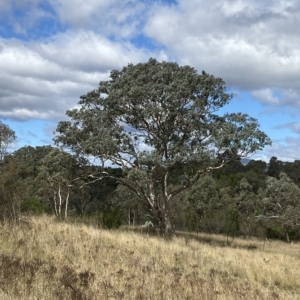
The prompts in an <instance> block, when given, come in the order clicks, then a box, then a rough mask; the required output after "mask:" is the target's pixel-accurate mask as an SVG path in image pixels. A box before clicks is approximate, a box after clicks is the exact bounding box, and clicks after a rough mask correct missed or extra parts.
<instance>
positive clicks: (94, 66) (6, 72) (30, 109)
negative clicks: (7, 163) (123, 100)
mask: <svg viewBox="0 0 300 300" xmlns="http://www.w3.org/2000/svg"><path fill="white" fill-rule="evenodd" d="M0 45H1V49H2V52H1V53H0V65H1V69H0V96H1V102H0V117H1V116H3V117H10V118H15V119H21V120H25V119H30V118H38V119H48V120H58V119H59V118H62V116H63V115H64V113H65V111H66V110H67V109H70V108H71V107H74V105H75V104H76V103H77V102H78V100H79V96H80V95H82V94H84V93H86V92H88V91H90V90H92V89H94V88H96V87H97V86H98V83H99V81H100V80H106V79H108V76H109V71H110V70H112V69H116V68H118V69H120V68H121V67H123V66H125V65H127V64H128V63H131V62H135V63H137V62H140V61H145V60H147V59H148V58H149V55H150V53H149V52H148V51H143V50H140V49H137V48H135V47H134V46H132V45H131V44H129V43H123V44H122V43H119V42H111V41H110V40H108V39H107V38H105V37H103V36H98V35H96V34H95V33H92V32H88V31H87V32H83V31H78V32H75V31H67V32H65V33H62V34H58V35H56V36H54V37H52V38H51V39H49V40H44V41H29V42H24V41H18V40H5V39H0ZM158 55H159V54H158Z"/></svg>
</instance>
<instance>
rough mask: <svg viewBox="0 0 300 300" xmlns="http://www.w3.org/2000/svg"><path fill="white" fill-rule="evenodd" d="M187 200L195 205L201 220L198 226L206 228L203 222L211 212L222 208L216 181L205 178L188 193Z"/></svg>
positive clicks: (209, 177)
mask: <svg viewBox="0 0 300 300" xmlns="http://www.w3.org/2000/svg"><path fill="white" fill-rule="evenodd" d="M186 199H187V200H188V201H189V202H190V203H191V204H192V205H193V207H194V209H195V210H196V212H197V215H198V218H199V224H198V226H201V225H202V227H203V226H204V224H203V220H204V218H205V217H206V216H207V214H208V213H209V212H213V211H216V210H217V209H218V208H219V207H220V195H219V191H218V187H217V185H216V182H215V180H214V179H213V178H212V177H211V176H204V177H202V178H200V179H199V181H198V182H197V183H196V184H194V185H193V186H192V187H191V188H190V189H189V190H188V191H187V192H186Z"/></svg>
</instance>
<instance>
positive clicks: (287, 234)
mask: <svg viewBox="0 0 300 300" xmlns="http://www.w3.org/2000/svg"><path fill="white" fill-rule="evenodd" d="M284 231H285V236H286V241H287V242H288V243H289V242H290V236H289V232H288V231H287V230H284Z"/></svg>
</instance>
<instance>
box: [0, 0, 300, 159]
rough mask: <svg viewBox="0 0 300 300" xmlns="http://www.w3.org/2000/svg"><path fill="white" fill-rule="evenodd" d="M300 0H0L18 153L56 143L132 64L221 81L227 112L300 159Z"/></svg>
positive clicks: (3, 70)
mask: <svg viewBox="0 0 300 300" xmlns="http://www.w3.org/2000/svg"><path fill="white" fill-rule="evenodd" d="M299 28H300V1H299V0H264V1H261V0H214V1H211V0H85V1H81V0H72V1H71V0H0V120H1V121H2V122H3V123H5V124H7V125H8V126H9V127H10V128H12V129H13V130H15V132H16V135H17V137H18V139H17V140H16V142H15V143H14V144H13V145H12V146H11V149H10V150H11V151H14V150H16V149H18V148H20V147H22V146H25V145H30V146H33V147H34V146H41V145H49V144H51V145H53V141H52V139H53V137H54V135H53V131H54V130H55V128H56V125H57V122H59V121H61V120H66V116H65V112H66V110H68V109H72V108H74V107H75V106H76V104H77V102H78V101H79V97H80V96H81V95H83V94H85V93H87V92H89V91H91V90H93V89H95V88H97V86H98V83H99V82H100V81H101V80H107V79H109V74H110V71H111V70H113V69H121V68H122V67H123V66H126V65H127V64H129V63H133V64H136V63H139V62H146V61H148V60H149V58H150V57H153V58H156V59H157V60H159V61H176V62H177V63H178V64H179V65H190V66H192V67H194V68H195V69H196V70H198V72H199V73H200V72H201V71H202V70H204V71H206V72H207V73H210V74H213V75H214V76H216V77H221V78H223V79H224V81H225V82H226V87H227V91H228V92H232V93H234V94H235V98H234V99H233V100H232V102H231V103H230V104H229V105H228V106H226V107H225V108H224V109H223V111H224V112H243V113H247V114H249V115H250V116H252V117H255V118H256V119H258V121H259V123H260V125H261V130H263V131H264V132H265V133H266V134H268V135H269V137H270V138H271V139H272V141H273V144H272V146H269V147H266V148H265V149H264V150H263V151H261V152H258V153H257V154H256V155H254V156H251V158H252V159H263V160H265V161H268V160H269V159H270V158H271V157H272V156H276V157H277V158H278V159H280V160H283V161H294V160H296V159H300V151H299V149H300V32H299Z"/></svg>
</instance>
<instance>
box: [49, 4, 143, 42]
mask: <svg viewBox="0 0 300 300" xmlns="http://www.w3.org/2000/svg"><path fill="white" fill-rule="evenodd" d="M50 3H51V5H52V7H53V9H54V10H55V12H56V13H57V15H58V16H59V18H60V20H61V22H63V23H65V24H68V25H71V26H72V27H75V28H85V29H91V28H93V30H95V31H97V32H101V33H102V34H105V35H107V36H108V35H114V36H115V37H117V38H128V37H130V36H132V35H134V34H136V32H137V31H139V30H140V28H139V27H140V26H139V25H140V24H141V22H143V17H142V15H143V14H144V13H146V5H145V3H144V2H143V1H138V0H123V1H117V0H102V1H99V0H85V1H84V4H83V2H82V1H81V0H73V1H69V0H50Z"/></svg>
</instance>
